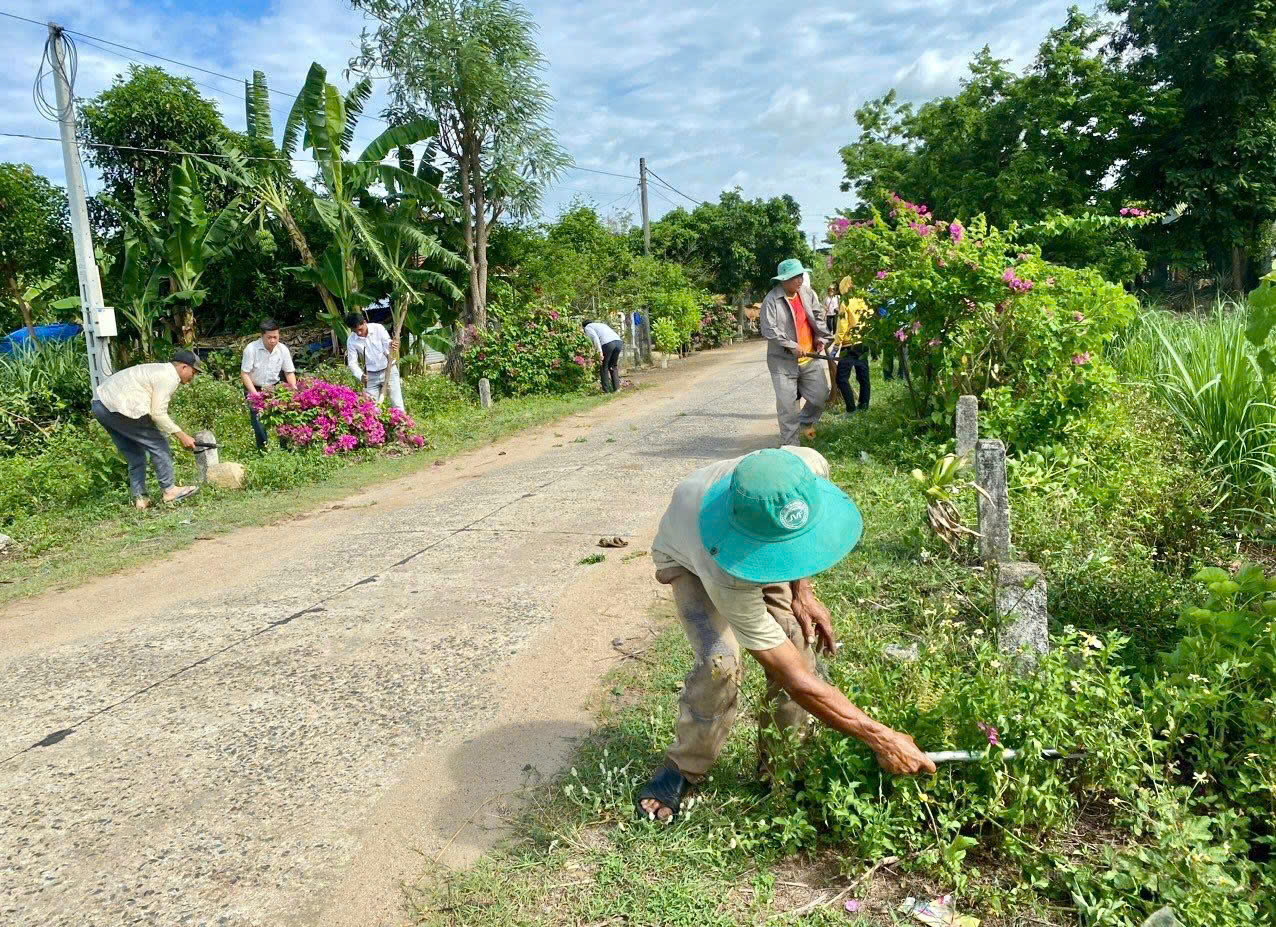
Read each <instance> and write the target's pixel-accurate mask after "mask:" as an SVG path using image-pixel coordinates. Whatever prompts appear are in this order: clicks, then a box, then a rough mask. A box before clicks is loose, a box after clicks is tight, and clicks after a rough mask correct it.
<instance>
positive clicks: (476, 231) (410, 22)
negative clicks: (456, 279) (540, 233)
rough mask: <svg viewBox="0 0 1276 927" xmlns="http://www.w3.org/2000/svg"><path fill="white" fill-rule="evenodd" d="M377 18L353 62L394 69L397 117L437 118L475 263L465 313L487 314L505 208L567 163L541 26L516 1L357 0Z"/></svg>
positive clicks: (480, 319) (532, 195)
mask: <svg viewBox="0 0 1276 927" xmlns="http://www.w3.org/2000/svg"><path fill="white" fill-rule="evenodd" d="M351 2H352V5H353V6H354V8H355V9H357V10H362V11H364V12H366V13H369V14H370V15H372V16H373V17H375V18H376V20H377V21H378V22H379V25H378V26H377V27H376V28H375V29H374V30H373V31H372V32H365V33H364V36H363V44H362V48H361V51H360V54H359V55H358V56H357V57H356V58H355V59H354V61H352V62H351V64H352V67H355V68H357V69H361V70H364V71H368V70H373V69H375V70H377V71H379V72H380V73H383V74H386V75H388V76H389V81H388V86H387V92H388V95H389V98H390V106H389V108H388V109H387V111H386V116H387V117H388V118H389V119H391V121H393V122H404V121H410V120H414V119H421V118H427V119H430V120H433V121H434V123H436V124H437V126H438V137H437V140H436V141H435V143H434V145H432V146H431V148H430V149H429V153H430V154H431V155H432V154H433V153H434V152H436V151H437V152H438V153H439V154H441V155H442V156H443V157H444V158H445V159H446V160H447V162H448V164H449V171H448V177H447V183H448V186H449V188H450V189H451V190H452V191H453V192H454V193H455V194H456V195H457V197H458V198H459V200H460V203H461V210H462V232H463V233H464V241H465V257H466V259H467V260H468V262H469V265H470V281H469V282H470V285H469V288H468V291H467V294H466V299H467V303H466V309H467V312H466V315H467V321H469V322H470V323H472V324H475V325H478V326H479V327H482V326H483V325H484V324H485V323H486V311H487V310H486V306H487V274H488V264H487V246H488V240H489V237H490V235H491V226H492V225H493V224H494V223H496V222H498V221H499V220H500V219H501V218H502V217H509V218H524V217H527V216H530V215H532V214H533V213H534V211H535V210H536V208H537V206H538V205H539V202H540V197H541V193H542V191H543V189H544V185H545V184H546V183H547V182H549V181H551V180H553V179H554V178H555V177H557V176H558V174H559V172H560V171H561V170H562V169H563V167H564V166H565V165H566V164H567V163H568V161H569V159H568V157H567V154H566V153H565V152H564V151H563V149H562V148H561V147H560V146H559V144H558V142H557V140H556V138H555V136H554V133H553V130H552V129H551V128H550V125H549V113H550V107H551V105H552V98H551V97H550V94H549V89H548V87H547V86H546V83H545V79H544V76H543V72H544V67H545V60H544V57H543V56H542V55H541V52H540V49H539V48H538V47H537V44H536V36H535V32H536V26H535V23H534V22H533V20H532V18H531V16H530V15H528V13H527V11H526V10H525V9H524V8H523V7H522V6H520V5H519V4H518V3H514V2H512V0H351Z"/></svg>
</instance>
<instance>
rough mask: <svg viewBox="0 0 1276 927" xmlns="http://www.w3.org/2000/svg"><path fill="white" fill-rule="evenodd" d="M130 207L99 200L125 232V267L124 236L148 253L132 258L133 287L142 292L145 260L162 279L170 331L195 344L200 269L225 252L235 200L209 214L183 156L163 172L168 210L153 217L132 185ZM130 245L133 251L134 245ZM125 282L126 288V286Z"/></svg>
mask: <svg viewBox="0 0 1276 927" xmlns="http://www.w3.org/2000/svg"><path fill="white" fill-rule="evenodd" d="M133 200H134V204H135V208H134V209H129V208H127V207H126V206H124V205H123V204H122V203H120V202H119V201H117V200H113V199H109V198H104V200H103V201H104V202H106V203H107V204H108V205H110V206H111V207H112V208H114V209H115V211H116V212H117V213H118V214H119V216H120V218H121V219H122V220H123V222H124V224H125V225H126V227H127V229H128V231H127V233H126V238H125V241H126V252H125V254H126V257H125V267H126V268H128V267H129V266H130V261H129V258H128V250H127V248H128V236H136V239H137V241H138V242H139V243H140V245H144V246H145V248H146V249H147V252H148V255H147V256H146V257H143V256H142V255H141V253H140V252H135V253H134V255H133V263H134V264H136V265H138V266H139V269H138V270H137V271H136V272H135V273H136V280H135V281H134V282H135V283H136V285H137V286H140V287H142V288H143V290H144V291H145V290H147V289H148V288H149V286H148V284H144V283H142V281H143V280H149V276H150V274H148V273H147V272H146V271H145V270H142V269H140V267H141V265H143V264H146V263H147V262H148V260H149V261H150V262H154V264H156V265H157V267H156V270H157V271H158V273H159V275H160V276H161V277H164V278H167V280H168V293H167V294H166V295H165V297H164V300H165V302H166V303H168V304H169V305H171V306H173V307H174V315H175V320H174V328H175V330H176V331H177V333H178V336H179V337H180V338H181V341H182V343H183V344H186V345H190V344H193V343H194V341H195V309H196V308H197V307H198V306H199V305H200V304H201V303H202V302H203V301H204V297H205V296H207V295H208V294H207V290H205V289H203V288H202V287H200V281H201V278H202V277H203V276H204V270H205V269H206V268H207V267H208V265H210V264H211V263H212V262H213V261H216V260H217V259H219V258H220V257H222V256H223V255H225V254H226V252H227V251H229V250H230V247H231V245H232V244H233V242H234V237H235V235H236V234H237V233H238V232H239V230H240V227H241V224H242V222H243V214H242V212H241V210H240V208H239V199H238V198H235V199H233V200H231V201H230V203H228V204H227V205H226V206H224V207H223V208H222V209H221V210H219V211H218V212H216V213H214V214H210V213H209V212H208V210H207V208H206V207H205V205H204V194H203V190H202V189H201V187H200V183H199V179H198V177H196V175H195V169H194V167H193V165H192V164H191V161H190V159H189V158H182V159H181V160H180V161H178V162H177V166H176V167H175V168H174V169H173V171H172V172H171V173H170V174H169V179H168V210H167V212H166V213H165V214H164V215H163V216H158V215H157V214H156V210H155V207H154V205H153V204H152V202H151V199H150V196H149V194H147V193H146V191H145V189H144V188H143V187H141V186H137V187H134V189H133ZM138 246H139V245H138V244H135V245H134V247H138ZM128 285H129V284H126V288H127V286H128Z"/></svg>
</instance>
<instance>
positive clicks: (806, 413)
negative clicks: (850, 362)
mask: <svg viewBox="0 0 1276 927" xmlns="http://www.w3.org/2000/svg"><path fill="white" fill-rule="evenodd" d="M807 272H808V270H807V268H805V267H803V266H802V262H801V261H799V260H797V259H796V258H789V259H788V260H786V261H781V262H780V266H779V268H778V269H777V270H776V274H775V276H774V277H772V278H771V279H772V280H774V281H776V285H775V286H774V287H773V288H772V289H771V292H770V293H768V294H767V295H766V298H765V299H764V300H762V318H761V328H762V337H763V338H765V339H767V341H768V342H769V344H768V345H767V353H766V363H767V369H768V370H769V371H770V372H771V385H772V386H774V387H775V412H776V418H777V419H779V423H780V445H781V446H784V445H786V444H787V445H795V444H797V443H798V432H799V431H800V432H801V433H802V435H803V437H805V438H806V439H807V440H810V439H811V438H814V437H815V423H816V422H818V421H819V420H820V416H821V415H823V414H824V404H825V403H826V402H828V398H829V381H828V378H827V377H826V376H825V375H824V366H825V365H824V364H822V363H816V362H815V361H814V360H813V359H812V357H811V355H812V354H818V353H822V352H823V349H824V341H825V339H826V338H827V335H826V334H825V332H824V330H823V329H822V328H821V327H820V324H819V322H818V320H817V319H816V313H815V310H816V308H817V307H818V306H819V305H820V303H819V297H818V296H816V295H815V291H814V290H812V289H811V288H810V287H809V286H807V285H806V282H805V280H804V279H803V276H802V275H803V274H805V273H807ZM803 400H805V403H803Z"/></svg>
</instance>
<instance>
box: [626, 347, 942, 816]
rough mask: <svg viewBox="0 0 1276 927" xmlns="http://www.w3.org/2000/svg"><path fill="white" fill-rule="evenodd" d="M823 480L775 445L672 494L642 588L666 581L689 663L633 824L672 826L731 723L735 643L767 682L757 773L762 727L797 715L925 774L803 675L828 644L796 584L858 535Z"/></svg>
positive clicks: (842, 700) (915, 757)
mask: <svg viewBox="0 0 1276 927" xmlns="http://www.w3.org/2000/svg"><path fill="white" fill-rule="evenodd" d="M823 373H824V371H823V370H822V369H821V370H820V374H821V376H822V375H823ZM828 473H829V466H828V461H826V460H825V459H824V458H823V457H822V456H821V455H820V454H819V452H818V451H815V450H812V449H810V448H801V447H786V448H779V449H770V450H765V451H757V452H755V453H753V454H749V455H747V456H745V457H738V458H736V459H734V460H724V461H720V462H719V463H715V464H710V465H709V466H707V467H704V468H702V469H700V470H697V471H695V472H694V473H692V474H691V475H690V476H689V477H687V478H686V479H685V480H683V481H682V483H680V484H679V485H678V487H677V488H676V489H675V490H674V493H673V500H672V501H671V502H670V504H669V508H668V509H667V510H666V511H665V514H664V517H663V518H662V519H661V521H660V528H659V530H658V531H657V533H656V539H655V540H654V541H652V544H651V559H652V565H653V566H655V568H656V581H657V582H660V583H664V584H666V585H668V586H672V587H673V599H674V604H675V605H676V607H677V609H678V617H679V619H680V620H681V622H682V627H683V630H684V631H685V632H686V634H687V639H688V640H689V641H690V643H691V646H692V649H693V650H694V651H695V666H694V668H693V669H692V670H691V673H690V674H689V675H688V676H687V678H686V682H685V684H684V686H683V690H682V695H681V697H680V699H679V710H678V724H677V736H676V739H675V740H674V744H673V746H672V747H670V748H669V752H668V754H667V758H666V762H665V765H664V767H663V768H661V769H660V770H659V771H658V772H657V773H656V774H655V775H654V776H652V778H651V781H649V782H648V783H647V785H646V787H645V788H643V789H642V790H641V791H640V792H639V793H638V795H637V796H636V797H635V799H634V802H635V805H636V811H637V813H638V815H639V816H640V817H647V818H649V819H653V820H654V819H659V820H661V821H670V820H672V819H673V818H674V817H676V816H677V814H678V809H679V807H680V806H681V803H682V799H683V797H684V796H685V795H686V793H687V792H688V791H689V789H690V788H691V786H692V785H693V784H695V783H697V782H700V781H701V780H703V779H704V777H705V776H706V775H708V773H709V768H710V767H711V766H712V765H713V761H714V760H715V759H716V758H717V756H718V754H719V753H720V752H721V751H722V747H723V745H724V744H725V742H726V739H727V734H728V732H729V731H730V730H731V724H732V722H733V721H734V720H735V715H736V701H737V695H738V690H739V685H740V676H741V673H742V671H743V668H742V666H741V665H740V649H741V648H743V649H745V650H747V651H749V653H751V654H752V655H753V658H754V659H755V660H757V661H758V662H759V663H760V664H762V669H763V670H764V671H765V672H766V677H767V691H766V704H765V705H764V707H763V708H762V709H761V710H760V711H759V713H758V727H759V731H758V754H759V756H758V771H759V773H760V774H767V773H770V772H771V769H770V766H769V756H770V755H771V754H772V753H773V752H774V745H773V741H772V740H771V738H770V735H769V733H768V729H769V728H770V727H771V726H772V725H774V726H775V727H777V728H779V729H780V730H782V731H784V730H790V731H795V732H797V733H798V734H799V736H800V734H801V732H802V731H803V730H804V728H805V726H806V725H805V723H806V720H807V718H808V714H807V713H808V712H809V713H810V714H812V715H814V716H815V717H816V718H817V719H819V720H820V721H822V722H823V723H824V724H826V725H828V726H829V727H831V728H833V730H835V731H840V732H841V733H843V734H847V735H849V736H851V737H854V738H856V739H857V740H860V741H863V742H864V743H865V744H866V745H867V746H868V747H869V749H871V750H872V751H873V752H874V753H875V754H876V755H877V762H878V763H879V764H880V765H881V767H882V768H883V769H885V770H886V771H887V772H889V773H892V774H895V775H915V774H917V773H923V772H925V773H933V772H934V771H935V764H934V763H932V762H931V761H930V760H929V759H927V757H926V755H925V754H924V753H922V752H921V751H920V750H919V749H918V748H917V744H915V743H914V742H913V738H912V737H910V736H909V735H907V734H903V733H901V732H899V731H896V730H893V729H891V728H889V727H887V726H886V725H884V724H879V723H878V722H876V721H874V720H873V719H872V718H870V717H868V716H867V715H866V714H864V712H862V711H860V710H859V709H858V708H856V707H855V706H854V705H852V704H851V702H850V700H849V699H847V697H846V696H845V695H843V694H842V693H841V692H840V691H839V690H838V689H836V688H834V687H833V686H831V685H829V684H828V683H827V682H825V681H824V680H823V679H822V678H821V677H820V675H819V672H818V670H817V668H816V663H815V647H814V645H815V644H816V642H817V639H818V643H819V644H820V645H821V646H822V647H823V649H824V650H825V651H826V652H828V653H833V652H834V650H835V647H836V645H835V642H834V639H833V625H832V622H831V620H830V616H829V612H828V609H826V608H825V607H824V605H823V604H822V603H821V602H820V601H819V599H817V598H816V597H815V593H814V591H813V590H812V588H811V579H810V577H812V576H814V575H815V574H816V573H820V572H823V571H824V570H827V569H828V568H829V567H831V566H833V564H835V563H837V562H838V561H839V560H841V559H842V558H843V557H845V556H846V555H847V554H848V553H850V551H851V549H852V548H854V547H855V545H856V544H857V543H858V542H859V539H860V535H861V534H862V533H863V521H862V520H861V518H860V513H859V509H857V508H856V507H855V503H854V502H852V501H851V499H850V497H849V496H847V495H846V493H844V492H842V490H840V489H839V488H838V487H837V486H835V485H834V484H833V483H832V482H831V481H830V480H829V479H828Z"/></svg>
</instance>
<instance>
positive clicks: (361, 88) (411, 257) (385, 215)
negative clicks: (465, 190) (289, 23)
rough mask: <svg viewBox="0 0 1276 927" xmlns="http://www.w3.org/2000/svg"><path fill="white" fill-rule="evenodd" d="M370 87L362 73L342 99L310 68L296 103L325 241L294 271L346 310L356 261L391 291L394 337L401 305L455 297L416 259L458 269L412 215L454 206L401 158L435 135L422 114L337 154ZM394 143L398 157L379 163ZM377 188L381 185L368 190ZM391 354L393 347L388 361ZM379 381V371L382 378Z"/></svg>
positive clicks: (356, 277) (362, 296) (354, 303)
mask: <svg viewBox="0 0 1276 927" xmlns="http://www.w3.org/2000/svg"><path fill="white" fill-rule="evenodd" d="M371 95H372V82H371V81H370V80H368V79H366V78H365V79H363V80H361V81H359V82H358V83H357V84H355V85H354V87H353V88H351V90H350V92H349V93H347V94H346V95H345V96H344V97H343V96H342V95H341V93H340V92H339V91H338V90H337V88H336V87H334V86H333V85H332V84H330V83H328V82H327V74H326V72H325V71H324V69H323V68H322V67H321V66H320V65H319V64H317V63H316V64H312V65H311V66H310V73H309V74H308V75H307V77H306V83H305V85H304V86H303V88H302V91H301V94H300V97H299V102H303V101H304V111H303V118H304V120H305V129H306V131H305V136H304V138H303V141H302V145H303V147H304V148H306V149H308V150H309V151H310V152H311V153H312V154H313V155H314V158H315V162H316V166H317V168H318V176H317V178H316V180H317V183H318V186H319V188H320V191H321V193H322V194H325V195H319V196H316V197H315V198H314V201H313V206H314V211H315V215H316V217H317V218H318V219H319V221H320V222H321V223H322V224H323V226H324V227H325V228H326V229H327V230H328V232H329V233H330V234H331V235H332V243H331V244H330V245H329V246H328V248H327V249H326V250H325V252H324V254H323V255H322V256H321V258H320V259H319V260H318V261H317V262H316V266H314V267H308V268H297V269H296V270H295V271H294V272H296V273H297V274H298V275H299V276H301V277H302V278H303V279H306V280H309V281H310V282H313V283H319V284H321V285H322V286H323V287H325V288H326V289H328V291H329V292H330V293H331V294H332V295H333V297H334V298H335V299H337V300H340V301H341V303H342V304H343V305H344V306H345V307H346V308H353V307H358V306H362V305H366V304H367V303H368V302H371V299H370V298H369V297H368V295H367V294H366V293H365V292H364V290H363V289H362V287H363V284H364V277H365V275H364V271H365V266H366V270H367V271H368V272H370V273H371V274H373V275H375V276H376V277H378V278H380V279H381V281H382V282H383V283H384V284H386V285H387V286H388V287H389V288H390V290H391V292H392V293H393V294H394V299H393V300H392V301H391V303H392V306H393V307H394V310H393V312H394V321H393V324H394V333H393V337H394V340H395V341H396V342H397V341H398V340H399V338H400V337H401V335H402V330H403V323H404V319H405V315H406V313H407V311H408V309H409V307H411V306H413V305H418V304H422V303H423V302H424V300H425V299H426V298H427V294H431V293H435V294H437V293H438V292H440V291H441V292H442V293H443V294H445V295H446V296H448V297H451V298H458V297H459V296H460V291H459V290H458V289H457V287H456V285H455V284H453V283H452V282H451V281H450V280H449V279H448V278H447V277H446V276H445V275H443V274H442V273H440V272H438V271H435V270H432V269H429V268H428V267H427V266H426V265H427V264H433V265H435V266H442V267H445V268H464V267H465V266H466V264H465V262H464V261H463V260H462V259H461V258H460V256H459V255H457V254H456V253H455V252H453V251H451V250H449V249H448V248H447V247H446V246H445V245H444V244H443V242H441V241H440V240H439V239H438V238H437V237H436V236H434V235H432V234H430V232H429V231H427V228H428V226H425V225H424V224H423V223H422V221H421V220H422V217H423V215H424V211H425V210H430V211H431V212H432V213H433V214H434V215H437V216H440V217H451V216H455V214H456V209H455V207H454V206H453V205H452V204H451V202H449V201H448V199H447V198H446V197H445V196H444V195H443V194H442V193H441V192H440V191H439V188H438V186H437V185H436V184H435V183H433V182H431V180H430V179H428V178H427V176H425V174H424V172H417V171H413V170H410V169H407V168H405V166H404V158H403V155H402V152H404V151H405V150H408V149H409V148H410V146H412V145H414V144H417V143H420V142H424V141H427V140H430V139H432V138H433V137H434V136H435V134H436V133H437V129H438V127H437V125H436V124H435V123H434V122H433V121H432V120H429V119H414V120H412V121H410V122H406V123H404V124H402V125H397V126H391V127H390V128H388V129H386V130H385V131H384V132H382V133H381V134H380V135H378V136H377V137H376V138H375V139H373V140H372V142H371V143H370V144H369V145H368V146H367V147H366V148H364V150H363V153H362V154H360V155H359V157H358V158H357V159H355V160H347V155H348V154H349V151H350V145H351V142H352V141H353V139H354V135H355V129H356V127H357V126H358V122H359V117H360V116H361V114H362V113H363V107H364V105H365V104H366V103H367V100H368V98H369V97H370V96H371ZM396 151H397V152H399V153H400V158H399V160H400V163H399V164H388V163H386V158H387V157H389V156H390V154H391V153H392V152H396ZM380 189H384V190H385V191H386V192H385V193H384V194H381V193H379V192H374V191H377V190H380ZM387 245H389V247H387ZM397 360H398V358H397V351H396V352H395V354H393V355H392V356H391V358H390V363H391V365H393V364H395V363H396V362H397ZM389 380H390V376H389V375H387V377H386V383H387V384H388V382H389ZM384 388H385V387H383V390H384Z"/></svg>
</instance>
